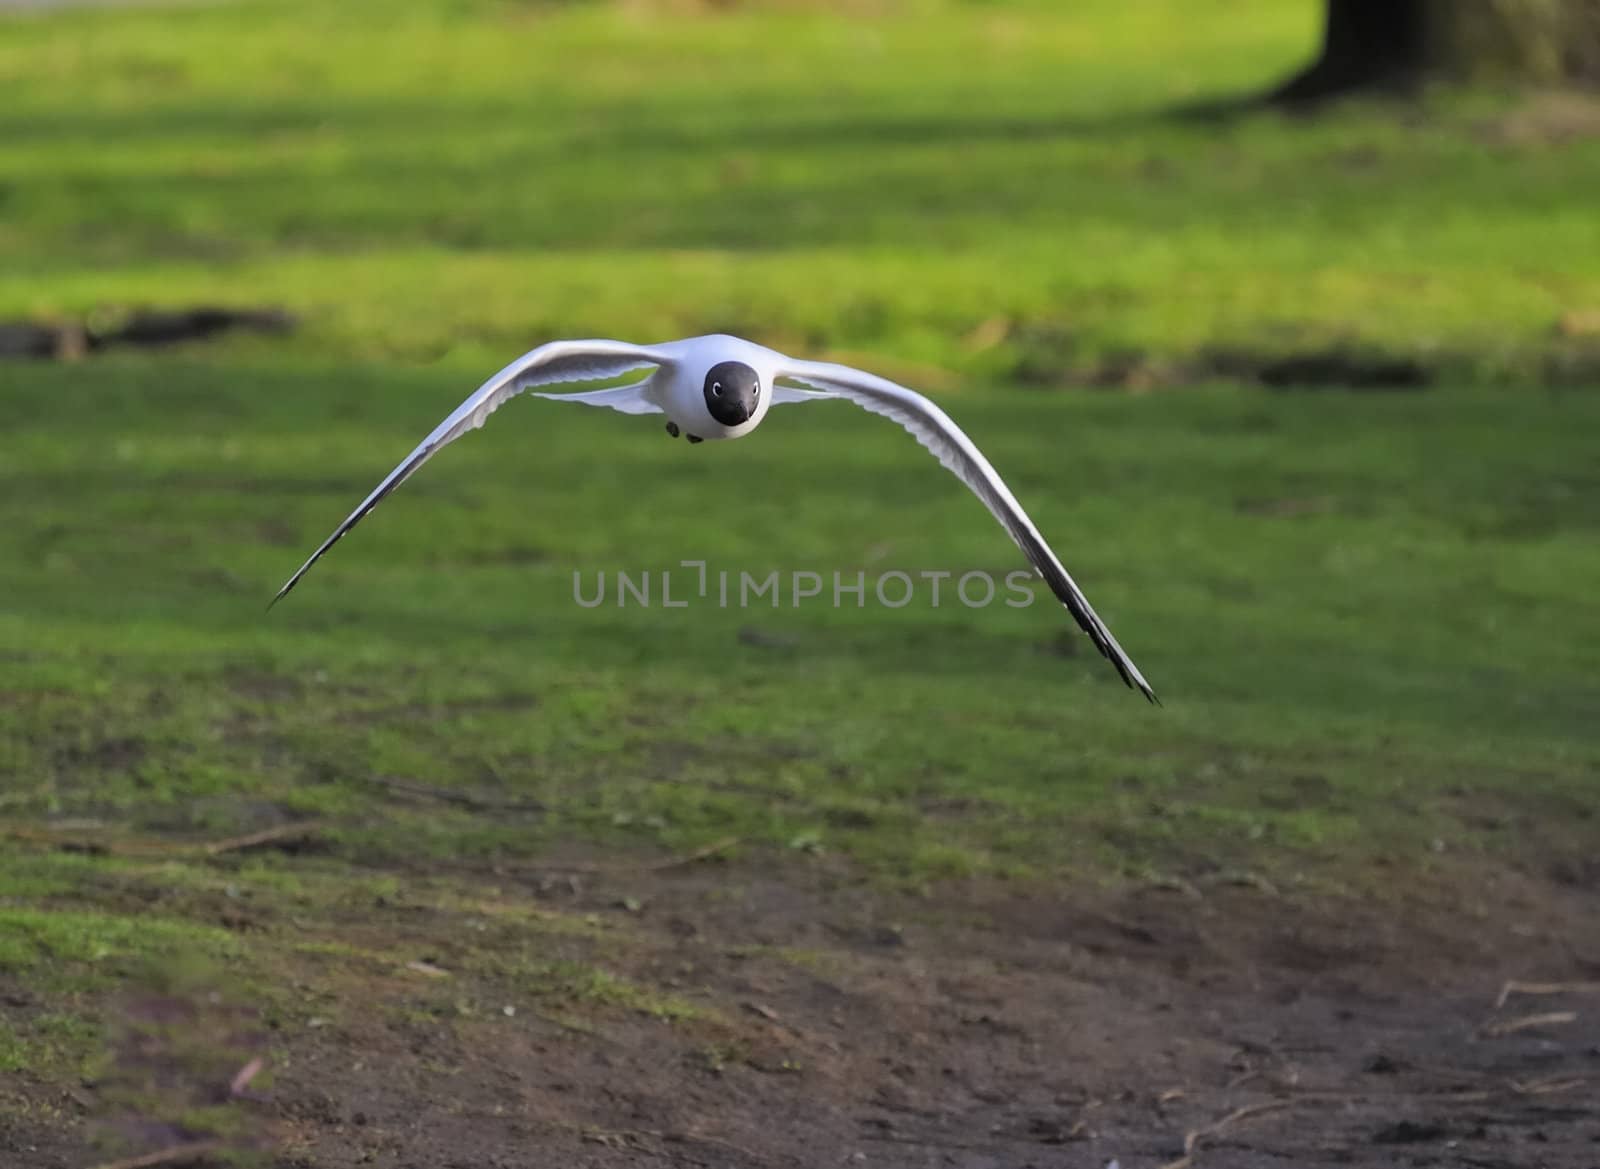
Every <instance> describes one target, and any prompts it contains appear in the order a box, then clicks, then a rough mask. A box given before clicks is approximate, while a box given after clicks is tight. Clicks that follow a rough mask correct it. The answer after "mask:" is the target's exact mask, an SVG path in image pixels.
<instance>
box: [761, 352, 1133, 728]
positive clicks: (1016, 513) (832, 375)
mask: <svg viewBox="0 0 1600 1169" xmlns="http://www.w3.org/2000/svg"><path fill="white" fill-rule="evenodd" d="M780 376H782V377H786V378H788V379H790V380H792V381H797V382H800V383H802V384H804V385H807V386H811V387H813V388H815V389H817V390H820V391H823V392H824V393H830V394H837V395H839V396H841V397H844V398H848V399H850V401H852V402H854V403H855V404H856V405H857V406H860V407H861V408H862V409H863V410H867V411H869V412H871V413H873V414H879V415H882V416H883V417H885V418H888V419H891V420H893V421H895V422H898V423H899V424H900V425H901V426H903V427H904V428H905V429H906V430H907V431H909V432H910V433H911V435H912V437H913V438H915V439H916V440H917V442H918V443H920V444H921V445H922V446H923V447H925V448H926V449H927V450H928V451H929V452H930V453H931V454H932V455H933V456H934V457H935V458H937V459H938V460H939V462H940V463H941V464H943V465H944V467H945V468H946V469H947V470H949V471H951V472H952V473H953V474H954V475H955V476H956V478H958V479H960V480H961V481H962V482H963V483H965V484H966V485H967V487H968V488H970V489H971V491H972V493H973V494H974V495H976V496H977V497H978V498H979V499H980V500H982V501H983V504H984V506H985V507H987V508H988V509H989V511H990V512H991V513H992V514H993V515H994V517H995V519H997V520H999V521H1000V525H1001V526H1002V527H1003V528H1005V530H1006V531H1007V532H1009V533H1010V534H1011V538H1012V539H1013V540H1015V541H1016V542H1017V546H1018V547H1019V548H1021V549H1022V552H1023V555H1025V556H1026V557H1027V558H1028V561H1029V563H1031V564H1032V565H1033V567H1034V569H1035V570H1036V571H1037V572H1038V573H1039V575H1040V576H1041V577H1042V578H1043V579H1044V581H1045V583H1046V584H1048V585H1049V586H1050V591H1051V592H1053V593H1055V595H1056V598H1057V599H1058V600H1059V601H1060V602H1061V603H1062V604H1063V605H1064V606H1066V609H1067V611H1068V612H1069V613H1071V614H1072V616H1073V617H1074V618H1075V619H1076V620H1077V622H1078V625H1079V626H1080V627H1082V629H1083V631H1084V632H1085V633H1087V634H1088V635H1089V639H1090V640H1091V641H1093V642H1094V644H1095V648H1097V649H1098V650H1099V651H1100V652H1101V653H1102V654H1103V655H1105V657H1106V659H1107V660H1108V661H1110V662H1111V664H1112V665H1113V666H1115V667H1116V669H1117V673H1118V674H1120V675H1121V676H1122V680H1123V681H1124V682H1126V683H1127V684H1128V685H1129V686H1130V687H1133V688H1135V689H1137V690H1139V691H1140V692H1141V693H1142V694H1143V695H1144V696H1145V697H1146V698H1148V699H1149V700H1150V701H1151V702H1156V701H1157V699H1156V695H1155V691H1154V690H1152V689H1151V688H1150V684H1149V683H1148V682H1146V681H1145V678H1144V675H1143V674H1141V673H1140V672H1139V667H1138V666H1136V665H1134V664H1133V659H1132V658H1130V657H1129V656H1128V655H1127V653H1126V652H1125V651H1124V650H1123V648H1122V646H1121V645H1119V644H1118V643H1117V639H1116V638H1115V637H1113V636H1112V634H1111V630H1110V628H1109V627H1107V625H1106V623H1105V622H1104V621H1102V620H1101V619H1100V617H1099V615H1098V614H1097V613H1096V612H1095V611H1094V607H1093V606H1092V605H1090V604H1089V598H1087V597H1086V596H1084V595H1083V590H1081V589H1080V588H1078V585H1077V582H1075V581H1074V580H1073V579H1072V577H1071V576H1070V575H1068V573H1067V570H1066V569H1065V568H1064V567H1062V564H1061V561H1060V560H1059V559H1057V558H1056V554H1055V553H1054V552H1053V551H1052V550H1051V548H1050V545H1049V544H1047V543H1046V542H1045V539H1044V537H1043V536H1042V535H1040V534H1039V529H1038V528H1037V527H1035V526H1034V523H1033V521H1032V520H1031V519H1029V518H1028V513H1027V512H1025V511H1023V510H1022V505H1021V504H1020V503H1018V502H1017V499H1016V496H1014V495H1012V494H1011V489H1010V488H1009V487H1007V486H1006V484H1005V480H1003V479H1001V478H1000V473H999V472H998V471H996V470H995V469H994V467H993V466H992V465H991V464H990V462H989V460H988V459H986V458H984V455H983V452H982V451H980V450H979V449H978V447H977V445H976V444H975V443H974V442H973V441H972V440H971V439H970V438H968V437H967V435H966V433H965V432H964V431H963V430H962V429H961V428H960V427H959V426H957V425H956V424H955V422H954V421H952V420H951V418H950V416H949V415H948V414H946V413H945V412H944V411H943V410H941V409H940V408H939V407H938V406H936V405H934V404H933V403H932V402H930V401H929V400H928V399H927V398H925V397H923V396H922V395H921V394H919V393H917V392H916V391H915V390H908V389H906V388H905V387H904V386H901V385H896V384H895V383H894V382H891V381H889V380H887V379H886V378H881V377H878V376H876V375H875V374H870V373H865V372H863V371H862V370H858V369H853V368H851V367H850V366H847V365H834V364H832V363H828V362H816V361H791V362H789V364H788V365H787V366H785V368H784V369H783V371H782V373H781V375H780Z"/></svg>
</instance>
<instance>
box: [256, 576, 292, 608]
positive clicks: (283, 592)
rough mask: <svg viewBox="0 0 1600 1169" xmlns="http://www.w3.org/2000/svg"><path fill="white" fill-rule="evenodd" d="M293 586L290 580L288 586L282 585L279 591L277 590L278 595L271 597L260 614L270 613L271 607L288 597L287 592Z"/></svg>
mask: <svg viewBox="0 0 1600 1169" xmlns="http://www.w3.org/2000/svg"><path fill="white" fill-rule="evenodd" d="M294 586H295V582H294V581H292V580H291V581H290V582H289V583H288V584H286V585H284V586H283V587H282V588H281V589H279V590H278V595H277V596H275V597H273V598H272V600H270V601H268V602H267V607H266V608H265V609H263V610H262V612H264V613H270V612H272V606H274V605H276V604H277V603H278V602H279V601H281V600H283V598H284V597H286V596H288V595H289V590H290V589H292V588H294Z"/></svg>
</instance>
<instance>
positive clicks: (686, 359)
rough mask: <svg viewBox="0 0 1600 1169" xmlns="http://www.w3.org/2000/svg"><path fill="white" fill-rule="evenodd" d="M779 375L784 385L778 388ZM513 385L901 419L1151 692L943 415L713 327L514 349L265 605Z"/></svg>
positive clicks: (744, 421)
mask: <svg viewBox="0 0 1600 1169" xmlns="http://www.w3.org/2000/svg"><path fill="white" fill-rule="evenodd" d="M643 369H649V370H650V371H651V372H650V376H648V377H646V378H643V379H642V380H640V381H636V382H633V383H632V384H630V385H625V386H620V387H617V388H615V389H605V390H582V391H577V392H569V393H557V394H548V393H541V392H540V391H539V390H537V389H534V387H536V386H553V385H559V384H561V383H563V382H584V381H602V380H611V379H614V378H618V377H622V376H624V375H626V374H629V373H633V372H636V371H639V370H643ZM780 381H784V382H789V383H791V384H789V385H779V384H778V383H779V382H780ZM524 390H529V391H530V392H532V393H533V394H534V395H535V396H536V397H540V398H549V399H550V400H552V401H556V402H582V403H583V404H584V405H588V406H607V407H609V408H611V409H612V410H618V411H621V412H622V413H623V414H665V415H666V416H667V433H668V434H671V435H672V436H673V437H677V436H678V435H679V434H680V433H682V434H684V435H686V436H687V437H688V439H689V441H690V442H701V441H703V440H705V439H715V438H742V437H744V436H745V435H747V434H749V433H750V432H751V431H752V430H754V429H755V428H756V427H757V426H759V425H761V420H762V419H764V418H765V417H766V416H767V411H768V410H770V409H771V408H772V407H773V406H774V405H782V404H785V403H790V402H811V401H817V400H825V399H830V398H846V399H848V400H850V401H852V402H854V403H855V404H856V405H858V406H860V407H861V408H862V409H864V410H869V411H871V412H872V413H874V414H882V415H883V416H885V417H886V418H891V419H893V420H894V421H896V422H898V423H899V424H900V425H901V426H903V427H905V428H906V429H907V430H908V431H910V432H911V434H912V435H913V436H914V437H915V438H916V440H917V441H918V442H919V443H921V444H922V445H923V446H924V447H926V448H927V449H928V450H929V451H931V452H932V453H933V455H934V456H935V457H936V458H937V459H938V460H939V461H940V462H941V463H943V464H944V465H945V466H946V467H947V468H949V469H950V470H951V471H953V472H954V473H955V474H956V476H957V478H959V479H960V480H961V481H962V482H963V483H965V484H966V485H967V486H968V487H970V488H971V489H972V492H973V494H974V495H976V496H977V497H978V498H979V499H981V500H982V501H983V503H984V506H986V507H987V508H988V509H989V510H990V511H991V512H993V513H994V517H995V518H996V519H997V520H999V521H1000V524H1001V526H1002V527H1004V528H1005V530H1006V531H1008V532H1010V533H1011V538H1012V539H1013V540H1015V541H1016V542H1017V546H1018V547H1020V548H1021V549H1022V551H1023V553H1024V555H1026V556H1027V558H1028V560H1029V562H1030V563H1031V564H1032V565H1033V567H1034V568H1035V569H1036V570H1037V571H1038V573H1039V575H1040V576H1041V577H1043V578H1044V581H1045V583H1046V584H1048V585H1049V586H1050V590H1051V591H1052V592H1053V593H1055V595H1056V597H1057V598H1058V599H1059V600H1060V601H1061V603H1062V604H1063V605H1065V606H1066V607H1067V610H1068V612H1070V613H1071V614H1072V615H1073V617H1075V618H1076V619H1077V621H1078V624H1079V625H1080V626H1082V627H1083V631H1084V632H1085V633H1087V634H1088V635H1089V638H1090V640H1091V641H1093V642H1094V644H1095V646H1096V648H1098V649H1099V650H1100V652H1101V653H1102V654H1104V655H1105V656H1106V658H1107V659H1109V660H1110V662H1111V664H1112V665H1114V666H1116V668H1117V672H1118V673H1119V674H1121V675H1122V680H1123V681H1124V682H1126V683H1127V684H1128V685H1129V686H1131V687H1135V688H1137V689H1138V690H1139V691H1141V692H1142V693H1143V694H1144V696H1145V697H1146V698H1148V699H1150V700H1151V701H1152V702H1154V701H1155V700H1156V696H1155V691H1153V690H1151V689H1150V684H1149V683H1148V682H1146V681H1145V680H1144V675H1143V674H1141V673H1140V672H1139V668H1138V667H1137V666H1135V665H1134V664H1133V660H1132V659H1131V658H1129V657H1128V655H1127V654H1126V653H1124V652H1123V649H1122V647H1121V646H1120V645H1118V644H1117V639H1116V638H1115V637H1113V636H1111V630H1110V629H1108V628H1106V624H1105V622H1104V621H1102V620H1100V618H1099V616H1097V615H1096V613H1095V611H1094V609H1093V607H1091V606H1090V604H1089V601H1088V598H1086V597H1085V596H1084V595H1083V593H1082V591H1081V590H1080V589H1079V588H1078V586H1077V585H1076V584H1075V583H1074V582H1073V580H1072V577H1070V576H1068V575H1067V570H1066V569H1065V568H1063V567H1062V566H1061V561H1059V560H1057V559H1056V555H1055V553H1054V552H1052V551H1051V550H1050V546H1049V545H1048V544H1046V543H1045V540H1044V537H1043V536H1041V535H1040V534H1039V529H1038V528H1036V527H1034V524H1033V521H1032V520H1030V519H1029V518H1028V514H1027V513H1026V512H1025V511H1023V510H1022V505H1021V504H1020V503H1018V502H1017V500H1016V497H1015V496H1013V495H1012V494H1011V490H1010V489H1009V488H1008V487H1007V486H1006V485H1005V481H1004V480H1002V479H1001V478H1000V475H999V472H997V471H996V470H995V469H994V468H993V467H992V466H990V464H989V460H988V459H986V458H984V457H983V452H981V451H980V450H978V448H977V447H976V446H975V445H973V442H972V440H971V439H969V438H968V437H967V436H966V435H965V434H964V433H963V432H962V430H961V428H960V427H959V426H957V425H956V424H955V423H954V422H952V421H951V420H950V417H949V415H947V414H946V413H945V412H944V411H943V410H941V409H939V407H937V406H935V405H934V404H933V403H932V402H930V401H928V399H927V398H924V397H923V396H922V395H921V394H919V393H916V392H915V391H913V390H908V389H906V388H905V387H904V386H899V385H896V384H895V383H894V382H891V381H887V380H885V379H884V378H881V377H877V376H875V375H873V374H870V373H864V372H862V371H861V370H859V369H852V368H850V367H849V366H846V365H833V364H830V363H827V362H820V361H800V360H798V359H796V358H793V357H788V356H786V355H784V354H782V353H779V352H777V351H776V350H773V349H768V348H766V347H765V346H762V345H757V344H755V343H754V342H751V341H745V340H743V339H741V338H738V337H729V336H726V335H724V334H712V335H711V336H706V337H688V338H686V339H684V340H682V341H671V342H668V343H666V344H663V345H629V344H627V343H626V342H623V341H552V342H550V344H548V345H541V346H539V348H537V349H534V350H532V351H531V352H528V353H525V354H523V355H522V356H521V357H519V358H517V359H516V360H515V361H513V362H512V363H511V364H510V365H508V366H506V367H505V368H504V369H502V370H501V371H500V372H499V373H497V374H495V375H494V376H493V377H492V378H490V379H489V380H488V381H486V382H484V383H483V385H481V386H479V387H478V388H477V389H476V390H475V391H473V393H472V395H471V396H470V397H469V398H467V400H466V401H465V402H463V403H461V405H460V406H458V407H456V409H455V412H454V413H452V414H451V415H450V417H448V418H446V419H445V420H444V421H443V422H441V423H440V424H439V425H438V427H437V428H436V429H435V430H434V432H433V433H432V434H430V435H429V436H428V437H427V438H425V439H423V441H422V444H421V445H420V446H418V447H417V449H416V450H414V451H412V452H411V453H410V454H409V455H407V456H406V458H405V461H404V462H402V463H401V464H400V465H399V466H398V467H396V468H395V469H394V470H393V471H390V472H389V474H388V476H387V477H386V478H385V479H384V480H383V482H382V483H379V484H378V486H377V488H376V490H374V491H373V492H372V494H371V495H369V496H367V498H366V499H364V500H362V502H361V506H360V507H358V508H356V509H355V511H353V512H351V513H350V516H349V518H347V519H346V520H345V521H344V523H342V524H340V525H339V526H338V527H337V528H335V529H334V532H333V535H331V536H329V537H328V538H327V539H326V540H325V541H323V543H322V546H321V547H320V548H318V549H317V550H316V551H315V552H313V553H312V554H311V557H310V559H308V560H307V561H306V562H305V563H304V564H302V565H301V566H300V568H299V571H297V572H296V573H295V574H294V575H293V576H291V577H290V578H289V581H288V583H287V584H285V585H284V586H283V588H281V589H279V590H278V595H277V596H276V597H274V598H273V599H272V602H273V604H276V603H277V602H278V601H279V600H281V599H282V598H283V597H284V595H285V594H287V593H288V591H289V590H290V589H292V588H294V586H295V585H296V584H298V583H299V581H300V578H301V577H302V576H304V575H305V574H306V572H307V570H308V569H310V567H311V566H312V565H313V564H315V563H316V562H317V560H318V559H319V558H320V557H321V556H322V554H323V553H324V552H326V551H327V550H328V549H329V548H331V547H333V546H334V544H336V543H337V542H338V541H339V539H340V538H341V537H343V536H344V534H345V533H346V532H348V531H349V530H350V529H351V528H353V527H355V526H356V524H357V523H359V522H360V520H361V517H362V516H364V515H366V514H367V513H368V512H369V511H371V510H372V509H373V508H374V507H376V506H378V504H379V503H380V502H381V501H382V500H383V499H384V498H385V497H386V496H387V495H388V494H389V493H390V492H391V491H393V490H394V489H395V488H396V487H398V486H400V484H402V483H404V482H405V481H406V479H408V478H409V477H410V476H411V475H412V474H413V473H414V472H415V471H416V470H417V468H418V467H420V466H422V464H423V463H425V462H427V461H428V460H429V459H430V458H432V457H433V455H434V453H435V452H436V451H438V450H439V448H440V447H442V446H444V445H445V444H447V443H450V442H453V441H454V440H456V439H458V438H460V437H461V436H462V435H463V434H465V433H467V431H469V430H475V429H477V428H478V427H480V426H482V425H483V423H484V420H485V419H487V418H488V417H489V415H490V414H493V413H494V412H495V410H497V409H498V408H499V407H500V404H501V403H502V402H504V401H506V400H507V399H508V398H512V397H514V396H516V395H517V394H519V393H521V392H522V391H524Z"/></svg>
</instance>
